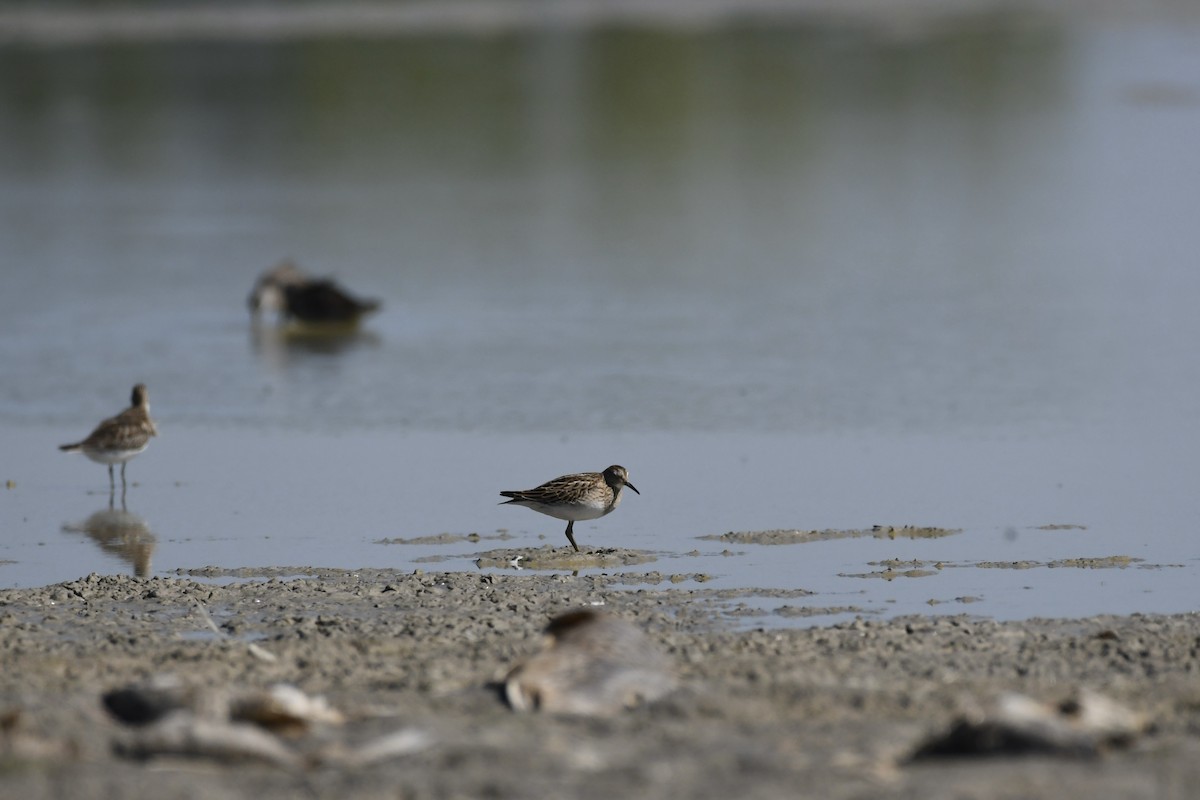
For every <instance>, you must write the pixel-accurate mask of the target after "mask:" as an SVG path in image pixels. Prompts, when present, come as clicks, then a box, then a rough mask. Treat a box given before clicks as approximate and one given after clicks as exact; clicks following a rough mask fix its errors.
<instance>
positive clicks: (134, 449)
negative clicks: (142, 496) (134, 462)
mask: <svg viewBox="0 0 1200 800" xmlns="http://www.w3.org/2000/svg"><path fill="white" fill-rule="evenodd" d="M130 403H131V405H130V407H129V408H127V409H125V410H124V411H122V412H121V413H120V414H118V415H117V416H115V417H111V418H109V419H106V420H104V421H103V422H101V423H100V424H99V425H97V426H96V430H94V431H92V432H91V434H90V435H89V436H88V437H87V438H86V439H84V440H83V441H82V442H76V443H75V444H64V445H60V446H59V448H58V449H59V450H62V451H64V452H67V453H83V454H84V455H85V456H87V457H88V458H90V459H91V460H92V461H95V462H96V463H98V464H108V487H109V489H110V490H111V489H114V488H115V482H114V481H113V464H120V465H121V486H122V487H124V486H125V462H127V461H129V459H131V458H133V457H134V456H136V455H137V454H138V453H140V452H142V451H143V450H145V449H146V445H148V444H150V437H151V436H158V429H157V428H155V427H154V420H152V419H150V399H149V396H148V395H147V394H146V386H145V384H142V383H139V384H138V385H137V386H134V387H133V396H132V398H131V400H130Z"/></svg>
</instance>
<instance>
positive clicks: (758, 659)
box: [0, 568, 1200, 798]
mask: <svg viewBox="0 0 1200 800" xmlns="http://www.w3.org/2000/svg"><path fill="white" fill-rule="evenodd" d="M218 572H220V571H218ZM251 572H253V571H251ZM272 575H275V576H289V577H271V576H272ZM291 576H301V577H291ZM206 577H217V578H220V577H222V576H221V575H208V576H206ZM237 577H238V579H239V580H238V582H236V583H229V584H223V585H214V584H213V583H210V582H206V581H202V580H196V579H194V578H192V577H179V578H151V579H145V578H136V577H128V576H98V575H92V576H88V577H86V578H82V579H79V580H76V581H72V582H69V583H63V584H57V585H53V586H48V587H43V588H38V589H17V590H7V591H3V592H0V663H2V665H3V669H2V671H0V793H2V794H3V795H4V796H11V797H22V798H50V797H71V798H93V797H94V798H100V797H150V796H153V797H155V798H185V797H231V798H232V797H238V798H240V797H257V798H285V797H287V798H292V797H330V798H332V797H348V796H354V797H371V798H373V797H380V798H383V797H387V798H424V797H430V798H441V797H534V796H547V797H551V796H554V797H581V798H593V797H594V798H602V797H603V798H610V797H614V796H640V797H689V798H727V797H834V798H841V797H846V798H849V797H972V798H993V797H994V798H1000V797H1014V796H1020V797H1046V798H1051V797H1054V798H1057V797H1065V796H1094V797H1164V798H1169V797H1188V796H1192V792H1193V790H1194V787H1195V786H1196V785H1197V784H1198V783H1200V614H1186V615H1174V616H1140V615H1133V616H1129V617H1094V618H1090V619H1084V620H1032V621H1026V622H1006V623H997V622H993V621H988V620H980V619H973V618H970V617H966V616H956V617H908V618H901V619H895V620H889V621H874V620H856V621H853V622H848V623H843V624H838V625H835V626H831V627H815V628H806V629H799V630H774V629H772V630H731V629H730V628H729V627H728V626H727V625H726V624H725V623H724V622H723V621H722V620H723V619H724V618H723V617H721V615H720V614H719V613H718V611H717V607H716V605H715V599H714V595H713V594H712V593H711V592H706V590H705V589H703V588H681V587H666V588H661V587H660V584H659V583H650V582H648V583H646V584H639V583H638V582H637V581H636V580H634V579H632V578H631V576H629V575H623V576H611V577H610V576H584V577H573V576H570V575H540V574H530V575H491V574H482V575H480V574H464V573H424V574H399V573H396V572H390V571H386V570H363V571H357V572H342V571H333V570H323V569H314V568H280V569H278V570H272V571H261V575H260V576H255V575H254V574H246V573H245V571H239V574H238V576H237ZM792 602H793V603H794V604H795V605H797V606H801V605H803V598H799V597H798V598H795V599H793V600H792ZM579 608H588V609H605V610H607V611H608V612H610V613H612V614H613V615H615V616H618V617H620V618H621V619H623V620H626V621H628V622H631V623H633V624H634V625H636V626H637V627H638V628H640V629H641V630H642V631H644V632H645V633H646V635H647V636H648V637H649V639H650V640H651V641H653V642H655V643H657V644H658V645H659V646H661V647H662V649H663V651H664V652H665V653H666V655H667V657H668V660H669V662H670V663H671V664H672V665H673V667H674V669H675V671H676V677H677V684H678V688H676V689H675V690H674V691H673V692H671V693H670V694H668V695H666V696H665V697H663V698H661V699H659V700H657V701H655V702H653V703H650V704H648V705H643V706H640V707H636V708H633V709H631V710H629V711H625V712H622V713H618V714H615V715H611V716H603V717H591V716H578V715H555V714H546V713H540V712H533V713H517V712H516V711H514V710H513V709H511V708H509V706H508V705H507V704H506V702H505V699H504V694H503V692H502V691H501V690H500V689H499V688H498V682H499V681H501V680H502V679H503V678H504V676H505V674H506V673H507V672H508V670H509V668H510V667H512V665H513V664H515V663H516V662H517V661H519V660H520V659H521V658H523V657H526V656H528V655H529V654H531V653H533V652H535V651H536V650H538V648H539V646H540V642H541V639H542V630H543V628H544V627H545V626H546V623H547V621H548V620H549V619H550V618H552V617H554V616H556V615H558V614H560V613H563V612H566V611H570V610H572V609H579ZM210 622H211V626H210ZM162 675H170V676H173V678H174V679H175V680H176V681H178V682H179V683H181V684H183V685H186V686H189V687H194V688H196V689H197V690H210V691H218V690H225V691H228V690H234V689H236V690H246V691H255V690H260V689H263V688H265V687H269V686H271V685H273V684H278V683H287V684H291V685H293V686H295V687H296V688H297V689H299V690H300V691H302V692H304V693H306V694H307V695H309V696H310V697H314V698H316V697H323V698H324V700H325V703H326V704H327V708H328V709H333V710H336V715H337V716H338V717H340V718H342V720H343V721H342V722H341V724H339V725H336V726H335V725H332V724H329V723H327V722H318V723H314V724H313V725H312V726H309V727H307V728H305V729H303V730H300V731H298V732H292V733H289V734H281V735H280V736H279V738H278V741H279V743H280V746H281V747H283V748H284V749H285V750H286V751H287V752H288V753H292V754H296V756H297V757H296V758H295V759H294V760H291V761H288V762H287V763H280V762H278V761H275V762H273V761H271V760H270V759H263V758H260V757H255V756H254V755H252V754H247V753H238V752H237V751H236V750H233V751H231V752H226V753H223V754H221V755H214V754H213V753H212V752H206V753H201V754H192V755H187V754H184V753H176V754H170V755H163V754H156V753H153V752H148V751H146V750H145V749H139V747H138V746H137V744H138V743H139V742H140V741H143V740H141V739H139V736H141V734H140V732H139V729H138V728H136V727H134V726H131V725H128V724H125V723H123V722H121V721H118V720H117V719H116V718H115V717H114V716H113V715H112V714H110V713H109V712H108V711H107V710H106V709H105V706H104V704H103V702H102V698H103V696H104V695H105V694H106V693H110V692H113V691H114V690H117V689H120V688H122V687H126V686H128V685H130V684H135V683H138V682H141V681H145V680H147V679H150V678H152V677H153V676H162ZM1080 689H1089V690H1091V691H1093V692H1096V693H1099V694H1101V695H1103V697H1104V698H1106V699H1107V700H1108V701H1111V702H1112V703H1116V704H1119V705H1120V706H1122V707H1124V708H1125V709H1128V710H1130V711H1131V712H1132V713H1133V714H1134V715H1136V717H1137V718H1138V719H1139V720H1141V722H1139V724H1138V725H1137V727H1136V729H1135V730H1130V731H1127V732H1126V734H1124V735H1122V736H1119V737H1112V738H1106V737H1101V738H1099V739H1096V740H1095V741H1092V742H1090V743H1085V746H1072V747H1068V748H1055V747H1036V746H1034V747H1026V748H1025V749H1026V750H1027V751H1028V752H1025V753H1023V754H1014V752H1013V749H1014V748H1011V747H1010V748H1006V747H1005V746H1004V743H1003V742H1001V744H1000V746H999V747H993V748H992V749H990V750H989V749H988V748H987V747H984V748H983V749H984V754H983V755H980V754H979V753H978V752H976V753H975V754H969V755H965V756H964V755H957V754H954V749H955V748H953V747H944V746H940V745H939V746H934V747H931V746H930V745H931V743H937V742H939V741H941V739H940V737H943V736H944V735H945V734H946V733H947V732H948V731H953V730H954V729H955V726H956V725H961V722H962V720H963V719H964V715H966V717H968V718H969V717H970V716H971V713H973V712H971V711H970V710H971V709H977V708H979V707H983V706H987V705H988V704H990V703H992V702H993V701H994V700H995V699H996V698H997V697H1000V696H1002V695H1003V694H1004V693H1006V692H1019V693H1020V694H1021V695H1023V696H1024V697H1025V698H1026V700H1025V701H1023V702H1031V701H1044V702H1047V703H1051V704H1058V703H1060V702H1061V701H1063V700H1064V699H1065V698H1067V697H1069V696H1071V695H1072V694H1073V693H1074V692H1076V691H1078V690H1080ZM397 733H399V734H400V735H402V736H407V737H409V738H408V739H405V741H406V742H411V743H416V744H414V745H413V746H411V747H402V748H396V749H393V750H391V751H388V753H387V754H385V756H384V757H376V758H370V759H368V758H366V757H362V758H358V759H357V760H356V759H355V758H351V757H348V756H346V757H341V758H338V759H333V758H325V759H317V758H312V757H310V756H311V754H313V753H316V752H318V751H319V752H324V753H328V752H331V751H332V750H334V749H336V751H337V752H339V753H342V754H346V753H351V754H352V753H355V752H357V753H364V752H366V750H367V749H370V748H371V747H374V745H372V744H371V743H378V742H380V741H395V738H394V737H395V736H396V735H397ZM389 737H390V738H389ZM977 738H978V737H977ZM984 738H987V737H984ZM994 739H995V737H992V741H993V744H995V741H994ZM1016 749H1020V748H1016ZM997 751H999V752H997ZM371 752H372V753H375V754H378V753H379V752H382V751H380V750H379V749H378V747H375V749H373V750H371ZM918 753H923V754H930V753H933V754H934V755H932V756H929V757H923V758H916V759H914V755H916V754H918Z"/></svg>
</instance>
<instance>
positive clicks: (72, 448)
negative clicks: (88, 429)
mask: <svg viewBox="0 0 1200 800" xmlns="http://www.w3.org/2000/svg"><path fill="white" fill-rule="evenodd" d="M58 449H59V450H62V451H63V452H64V453H78V452H79V451H80V450H82V449H83V442H76V443H75V444H60V445H59V446H58Z"/></svg>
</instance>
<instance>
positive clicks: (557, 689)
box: [504, 609, 675, 715]
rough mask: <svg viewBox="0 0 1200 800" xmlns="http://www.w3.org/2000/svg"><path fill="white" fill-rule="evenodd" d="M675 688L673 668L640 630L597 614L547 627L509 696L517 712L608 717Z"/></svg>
mask: <svg viewBox="0 0 1200 800" xmlns="http://www.w3.org/2000/svg"><path fill="white" fill-rule="evenodd" d="M674 688H675V677H674V675H673V673H672V669H671V664H670V661H669V660H668V658H667V657H666V655H665V654H664V653H663V652H662V650H661V649H660V648H659V647H658V646H657V645H656V644H655V643H654V642H652V641H650V639H649V638H648V637H647V636H646V635H645V634H644V633H643V632H642V631H641V630H640V629H638V628H637V627H636V626H634V625H632V624H630V623H629V622H626V621H625V620H623V619H621V618H619V617H616V616H613V615H612V614H609V613H607V612H603V611H597V610H595V609H583V610H579V611H572V612H569V613H567V614H563V615H561V616H558V617H556V618H555V619H553V620H552V621H551V622H550V624H549V625H548V626H547V627H546V640H545V645H544V648H543V650H542V651H541V652H540V653H537V654H535V655H533V656H531V657H530V658H528V659H526V660H525V661H524V662H522V663H520V664H518V665H517V666H516V667H514V668H513V669H512V670H511V671H510V672H509V673H508V676H507V677H506V678H505V687H504V689H505V696H506V697H507V699H508V703H509V705H510V706H512V708H513V709H514V710H516V711H531V710H542V711H551V712H563V713H569V714H587V715H608V714H614V713H616V712H618V711H620V710H622V709H625V708H630V707H632V706H636V705H638V704H640V703H646V702H651V701H653V700H656V699H658V698H660V697H662V696H663V695H665V694H667V693H668V692H670V691H671V690H672V689H674Z"/></svg>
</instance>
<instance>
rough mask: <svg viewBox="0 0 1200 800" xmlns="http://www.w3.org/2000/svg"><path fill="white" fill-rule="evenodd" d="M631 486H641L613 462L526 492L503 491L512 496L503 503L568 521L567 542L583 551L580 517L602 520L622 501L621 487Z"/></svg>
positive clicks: (504, 493) (503, 494) (576, 549)
mask: <svg viewBox="0 0 1200 800" xmlns="http://www.w3.org/2000/svg"><path fill="white" fill-rule="evenodd" d="M626 486H628V487H629V488H630V489H633V491H634V492H636V493H637V494H641V492H639V491H638V490H637V487H636V486H634V485H633V484H632V483H630V482H629V472H628V470H626V469H625V468H624V467H622V466H618V465H616V464H613V465H612V466H611V467H609V468H608V469H606V470H604V472H580V473H577V474H575V475H563V476H562V477H560V478H555V479H554V480H552V481H547V482H546V483H543V484H542V485H541V486H539V487H537V488H536V489H529V490H527V491H524V492H520V491H518V492H501V493H500V495H501V496H502V497H511V498H512V499H511V500H509V501H507V502H505V503H501V505H508V504H509V503H512V504H514V505H518V506H525V507H526V508H532V509H533V510H534V511H539V512H541V513H542V514H545V515H547V516H550V517H554V518H555V519H565V520H566V521H567V541H569V542H570V543H571V547H574V548H575V551H576V552H579V545H577V544H575V533H574V526H575V522H576V520H583V519H600V517H603V516H604V515H605V514H608V513H609V512H611V511H612V510H613V509H614V508H616V507H617V506H618V505H620V504H621V490H622V489H623V488H625V487H626Z"/></svg>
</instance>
